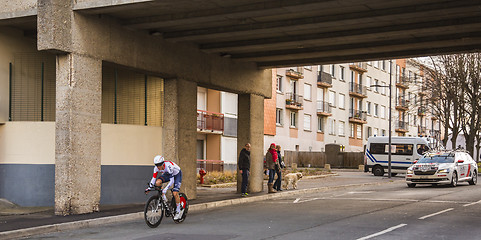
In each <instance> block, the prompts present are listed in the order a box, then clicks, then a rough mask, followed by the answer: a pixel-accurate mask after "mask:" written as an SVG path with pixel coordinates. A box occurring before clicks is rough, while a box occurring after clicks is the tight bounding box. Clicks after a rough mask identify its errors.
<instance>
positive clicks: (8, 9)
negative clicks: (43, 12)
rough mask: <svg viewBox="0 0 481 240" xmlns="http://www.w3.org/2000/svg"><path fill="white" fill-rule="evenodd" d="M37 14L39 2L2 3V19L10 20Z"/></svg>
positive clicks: (5, 1)
mask: <svg viewBox="0 0 481 240" xmlns="http://www.w3.org/2000/svg"><path fill="white" fill-rule="evenodd" d="M36 14H37V0H21V1H19V0H3V1H1V2H0V19H10V18H17V17H25V16H34V15H36Z"/></svg>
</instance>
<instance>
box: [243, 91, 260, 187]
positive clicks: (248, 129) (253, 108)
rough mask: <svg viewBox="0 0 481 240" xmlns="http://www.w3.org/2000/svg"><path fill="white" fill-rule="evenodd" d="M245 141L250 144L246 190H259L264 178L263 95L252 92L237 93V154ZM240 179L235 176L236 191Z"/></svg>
mask: <svg viewBox="0 0 481 240" xmlns="http://www.w3.org/2000/svg"><path fill="white" fill-rule="evenodd" d="M246 143H250V144H251V146H252V147H251V154H250V156H251V164H250V166H251V168H250V177H249V188H248V191H249V192H251V193H254V192H261V191H262V189H263V184H262V183H263V180H264V175H263V170H264V149H263V148H264V97H261V96H258V95H253V94H240V95H239V99H238V120H237V156H239V153H240V151H241V150H242V148H243V147H244V145H245V144H246ZM237 176H239V174H238V175H237ZM241 180H242V178H241V177H238V178H237V191H238V192H240V186H241Z"/></svg>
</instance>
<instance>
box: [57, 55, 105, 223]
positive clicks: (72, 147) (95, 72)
mask: <svg viewBox="0 0 481 240" xmlns="http://www.w3.org/2000/svg"><path fill="white" fill-rule="evenodd" d="M56 87H57V88H56V89H57V90H56V91H57V94H56V98H57V100H56V101H57V103H56V122H55V142H56V145H55V214H57V215H69V214H82V213H90V212H94V211H98V210H99V203H100V164H101V162H100V158H101V148H100V136H101V110H102V62H101V61H100V60H96V59H92V58H88V57H84V56H80V55H76V54H67V55H58V56H57V86H56Z"/></svg>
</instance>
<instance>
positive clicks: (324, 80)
mask: <svg viewBox="0 0 481 240" xmlns="http://www.w3.org/2000/svg"><path fill="white" fill-rule="evenodd" d="M317 86H319V87H325V88H330V87H332V76H331V74H329V73H325V72H319V75H318V76H317Z"/></svg>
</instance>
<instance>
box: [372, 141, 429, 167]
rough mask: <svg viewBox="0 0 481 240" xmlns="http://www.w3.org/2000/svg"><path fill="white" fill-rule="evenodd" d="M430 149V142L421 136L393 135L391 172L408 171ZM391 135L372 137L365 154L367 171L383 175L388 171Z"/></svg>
mask: <svg viewBox="0 0 481 240" xmlns="http://www.w3.org/2000/svg"><path fill="white" fill-rule="evenodd" d="M428 150H429V143H428V141H427V140H426V139H424V138H419V137H391V173H393V174H392V175H396V174H397V173H406V169H407V168H408V167H410V166H411V165H412V164H413V163H414V161H417V160H419V159H420V158H421V157H422V156H423V154H424V152H426V151H428ZM388 152H389V137H370V138H369V139H368V140H367V145H366V151H365V154H364V167H365V171H371V172H372V173H373V174H374V175H375V176H383V175H384V173H385V172H387V171H388Z"/></svg>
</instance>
